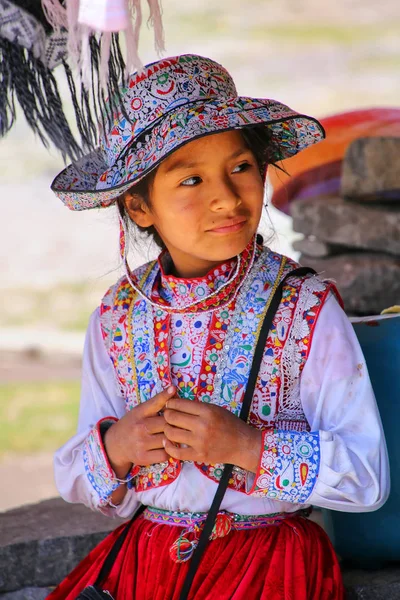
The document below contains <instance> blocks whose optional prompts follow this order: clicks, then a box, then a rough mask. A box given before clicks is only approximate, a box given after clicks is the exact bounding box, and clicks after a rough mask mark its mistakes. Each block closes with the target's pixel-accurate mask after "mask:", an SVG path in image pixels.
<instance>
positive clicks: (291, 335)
mask: <svg viewBox="0 0 400 600" xmlns="http://www.w3.org/2000/svg"><path fill="white" fill-rule="evenodd" d="M249 246H250V244H249ZM245 252H248V248H247V249H246V251H245ZM244 262H245V261H244ZM232 267H233V265H231V266H230V268H229V267H228V268H226V269H225V266H224V268H222V267H221V268H220V269H217V271H216V273H214V274H213V276H214V283H215V284H216V285H222V283H223V282H224V281H226V280H227V279H226V278H228V277H229V273H230V269H232ZM295 267H296V264H295V263H293V262H292V261H290V260H289V259H286V258H285V257H282V256H281V255H279V254H276V253H274V252H271V251H270V250H269V249H268V248H262V247H261V246H259V247H258V249H257V257H256V261H255V263H254V265H253V267H252V269H251V271H250V273H249V274H248V276H247V278H246V281H245V283H244V285H243V287H242V289H241V290H240V293H239V295H238V296H237V298H236V300H235V302H232V303H231V304H228V306H225V307H224V308H223V309H221V310H219V309H218V308H216V309H215V310H214V311H213V312H212V313H204V312H202V311H201V307H200V308H199V310H198V312H193V313H180V312H178V313H177V314H172V315H171V313H166V312H165V311H163V310H162V309H161V308H160V309H155V308H154V307H152V306H151V305H150V304H149V303H148V302H146V301H145V300H144V299H142V298H141V297H139V298H138V297H136V295H135V293H134V291H133V289H132V287H130V286H129V285H128V284H127V282H126V280H125V279H124V278H123V279H122V280H120V282H119V283H118V284H117V285H116V286H115V287H114V288H112V289H111V290H109V292H108V293H107V295H106V296H105V298H104V299H103V302H102V306H101V326H102V332H103V338H104V341H105V344H106V348H107V352H108V353H109V355H110V358H111V360H112V363H113V366H114V371H115V375H116V380H117V382H118V386H119V389H120V392H121V394H122V395H123V397H124V398H125V401H126V409H127V410H130V409H131V408H133V407H134V406H137V404H139V403H141V402H146V401H147V400H148V399H150V398H151V397H152V396H153V395H154V394H156V393H158V392H159V391H161V390H162V389H164V388H166V387H167V386H168V385H170V383H172V384H173V385H175V386H176V387H177V389H178V394H179V395H180V396H181V397H184V398H188V399H192V400H194V401H201V402H209V403H212V404H216V405H218V406H221V407H223V408H225V409H227V410H230V411H231V412H233V413H234V414H236V415H239V412H240V407H241V403H242V400H243V395H244V392H245V388H246V384H247V379H248V376H249V373H250V367H251V363H252V359H253V353H254V348H255V345H256V342H257V339H258V334H259V330H260V327H261V324H262V321H263V317H264V314H265V312H266V310H267V308H268V301H269V299H270V298H271V297H272V294H273V291H274V289H275V288H276V287H277V285H278V283H279V281H280V280H281V279H282V278H283V277H284V275H285V274H286V273H288V272H289V271H290V270H292V269H293V268H295ZM133 276H134V278H135V281H136V282H138V285H139V286H140V288H141V289H142V290H143V292H144V293H145V294H146V295H147V296H149V297H152V298H153V299H159V298H164V299H165V301H166V302H167V301H169V302H170V303H171V305H172V306H177V308H179V306H180V305H182V302H184V301H186V300H187V297H188V294H190V295H192V294H194V295H196V293H197V292H196V290H197V291H200V294H203V293H205V292H206V290H207V289H209V288H207V286H208V285H209V282H210V276H211V274H208V275H206V276H205V277H204V278H202V282H201V283H202V285H200V281H197V280H196V282H195V283H194V284H193V285H192V284H191V282H190V281H187V282H186V281H185V280H179V283H178V282H177V280H176V279H175V278H172V277H169V276H165V274H164V275H163V268H162V266H161V265H160V263H158V262H153V263H150V264H149V265H147V266H146V265H145V266H143V267H141V268H140V269H138V270H137V271H135V273H134V274H133ZM331 289H332V286H331V284H326V283H324V282H322V281H321V280H320V279H319V278H318V277H311V278H310V277H307V278H306V279H294V280H289V281H288V282H287V284H286V285H285V287H284V291H283V297H282V302H281V304H280V306H279V308H278V311H277V313H276V315H275V318H274V321H273V327H272V328H271V331H270V334H269V336H268V339H267V343H266V348H265V354H264V359H263V361H262V365H261V368H260V373H259V377H258V380H257V383H256V390H255V393H254V399H253V403H252V407H251V412H250V416H249V423H250V424H251V425H253V426H254V427H257V428H259V429H261V430H265V429H267V428H270V427H273V428H276V429H279V430H284V431H288V432H303V431H307V430H309V425H308V422H307V419H306V417H305V415H304V412H303V408H302V405H301V401H300V388H299V385H300V383H299V382H300V375H301V371H302V369H303V367H304V364H305V361H306V360H307V356H308V351H309V348H310V345H311V338H312V332H313V329H314V326H315V323H316V320H317V317H318V313H319V310H320V308H321V306H322V305H323V303H324V301H325V299H326V297H327V294H328V293H329V291H330V290H331ZM190 297H191V296H190ZM167 299H168V300H167ZM217 300H219V301H220V302H222V301H223V300H224V294H223V293H221V297H220V298H218V296H216V301H217ZM282 435H284V434H282ZM196 466H197V468H198V469H199V470H200V471H201V472H202V473H203V474H204V475H206V476H207V477H208V478H210V479H212V480H214V481H216V482H218V481H219V480H220V478H221V475H222V470H223V465H222V464H215V465H200V464H196ZM310 466H311V465H310ZM180 471H181V464H180V462H179V461H176V460H174V459H172V458H171V459H170V460H169V461H168V462H165V463H162V464H155V465H150V466H144V467H141V468H140V471H139V473H138V475H137V477H136V478H135V479H134V480H132V482H131V485H132V486H134V487H135V490H136V491H137V492H141V491H145V490H149V489H151V488H153V487H159V486H164V485H168V484H169V483H171V482H172V481H174V480H175V479H176V478H177V476H178V475H179V473H180ZM315 474H316V473H315V472H314V470H313V469H311V468H310V469H309V472H308V476H307V485H306V486H305V485H302V487H301V489H302V490H303V491H302V494H303V496H304V494H305V490H312V487H313V486H312V476H313V475H315ZM229 487H230V488H231V489H235V490H238V491H241V492H243V493H249V490H251V489H252V488H253V483H252V482H251V483H250V481H249V476H248V473H247V472H246V471H245V470H243V469H240V468H238V467H237V468H235V469H234V472H233V474H232V478H231V480H230V482H229ZM264 487H265V486H264ZM260 490H264V488H262V487H261V485H260V486H258V488H257V489H255V488H254V492H255V493H257V494H259V495H260V494H264V493H266V492H264V491H262V492H260ZM293 497H294V496H293Z"/></svg>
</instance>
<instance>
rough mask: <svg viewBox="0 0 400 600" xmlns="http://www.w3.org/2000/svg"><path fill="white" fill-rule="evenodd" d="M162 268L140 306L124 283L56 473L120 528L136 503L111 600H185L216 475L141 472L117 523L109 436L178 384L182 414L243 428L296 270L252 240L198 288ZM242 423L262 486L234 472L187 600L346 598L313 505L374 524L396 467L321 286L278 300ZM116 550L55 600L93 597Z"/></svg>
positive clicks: (111, 305)
mask: <svg viewBox="0 0 400 600" xmlns="http://www.w3.org/2000/svg"><path fill="white" fill-rule="evenodd" d="M169 261H170V259H169V256H168V254H166V253H163V254H162V255H161V256H160V258H159V260H158V261H155V262H153V263H149V264H147V265H144V266H143V267H140V268H139V269H137V270H136V271H135V272H134V273H132V275H131V277H132V280H133V281H134V283H135V285H136V286H137V287H138V288H139V289H140V290H141V291H142V294H143V295H139V294H137V293H136V292H135V291H134V290H133V288H132V286H131V285H130V284H129V282H128V280H127V279H126V278H122V279H121V280H120V281H119V282H117V284H116V285H115V286H113V287H112V288H111V289H110V290H109V291H108V293H107V294H106V296H105V297H104V298H103V301H102V304H101V306H100V307H99V308H98V309H97V310H96V311H95V312H94V313H93V315H92V317H91V320H90V324H89V328H88V332H87V337H86V344H85V350H84V360H83V380H82V399H81V407H80V415H79V425H78V433H77V435H76V436H74V437H73V438H72V439H71V440H70V441H69V442H67V443H66V444H65V445H64V446H63V447H62V448H61V449H60V450H59V451H58V452H57V454H56V457H55V470H56V481H57V486H58V489H59V491H60V494H61V495H62V497H63V498H64V499H65V500H67V501H69V502H81V503H83V504H85V505H86V506H88V507H90V508H92V509H94V510H99V511H101V512H103V513H104V514H107V515H110V516H115V515H118V516H121V517H130V516H131V515H132V514H133V513H134V511H135V510H136V509H137V508H138V506H139V505H140V503H142V504H144V505H146V506H147V507H148V508H147V509H146V511H145V513H144V514H143V515H142V516H141V517H139V518H138V519H137V521H136V522H135V523H134V525H133V526H132V528H131V531H130V532H129V534H128V537H127V539H126V541H125V542H124V545H123V547H122V550H121V552H120V554H119V556H118V558H117V560H116V562H115V564H114V567H113V570H112V572H111V574H110V576H109V577H108V579H107V581H106V582H105V584H104V588H105V589H108V590H109V591H110V593H111V594H113V596H114V597H115V598H116V599H117V600H118V599H123V600H131V599H132V600H156V599H157V600H158V599H160V600H161V599H162V600H178V598H179V592H180V588H181V586H182V584H183V580H184V577H185V574H186V572H187V569H188V562H180V561H181V560H182V559H184V558H185V557H186V554H185V552H186V551H188V552H189V554H190V551H191V544H192V542H193V540H195V539H196V536H197V534H198V531H199V529H200V528H201V524H202V522H203V520H204V513H206V512H207V510H208V509H209V507H210V505H211V502H212V499H213V497H214V494H215V491H216V489H217V485H218V481H219V479H220V477H221V473H222V469H223V465H220V464H216V465H205V464H197V463H191V462H184V463H181V462H180V461H177V460H175V459H172V458H171V459H170V460H169V461H168V462H165V463H161V464H156V465H150V466H142V467H139V466H134V467H133V469H132V471H131V473H130V474H128V476H127V481H128V482H129V483H128V488H129V489H128V492H127V494H126V496H125V498H124V500H123V501H122V503H121V504H120V505H119V506H115V507H114V506H112V505H110V497H111V494H112V492H113V491H114V490H115V489H116V488H117V487H118V485H119V482H118V481H117V480H116V478H115V475H114V473H113V471H112V469H111V467H110V465H109V463H108V459H107V456H106V454H105V451H104V447H103V443H102V437H101V432H102V428H103V427H104V425H108V424H109V423H110V422H113V421H115V420H116V419H118V418H121V417H122V416H123V415H124V412H125V411H126V410H130V409H132V408H134V407H135V406H137V405H138V404H139V403H141V402H145V401H146V400H148V399H150V398H151V397H153V396H154V395H155V394H156V393H158V392H160V391H161V390H162V389H164V388H165V387H167V386H168V385H169V384H171V383H172V384H173V385H175V386H176V387H177V389H178V394H179V395H180V396H181V397H183V398H188V399H191V400H193V401H201V402H208V403H213V404H216V405H218V406H221V407H223V408H224V409H226V410H229V411H231V412H232V413H234V414H236V415H238V414H239V412H240V407H241V402H242V399H243V394H244V391H245V388H246V383H247V379H248V375H249V372H250V367H251V362H252V358H253V353H254V348H255V344H256V341H257V337H258V333H259V330H260V327H261V323H262V320H263V316H264V314H265V311H266V308H267V307H268V303H269V300H270V299H271V297H272V294H273V292H274V290H275V289H276V287H277V285H278V284H279V281H280V280H281V279H282V278H283V277H284V276H285V275H286V274H287V273H288V272H289V271H290V270H292V269H293V268H295V267H296V264H295V263H293V261H291V260H290V259H288V258H286V257H284V256H281V255H279V254H276V253H274V252H272V251H270V250H269V249H268V248H265V247H263V246H262V245H261V244H260V243H255V241H254V240H252V241H251V242H250V244H249V246H248V247H247V248H246V249H245V250H244V251H243V253H242V255H241V256H240V261H236V259H234V260H232V261H228V262H226V263H225V264H222V265H220V266H219V267H217V268H214V269H212V270H211V271H210V272H209V273H208V274H207V275H205V276H204V277H199V278H194V279H181V278H176V277H174V276H172V275H170V274H168V272H169ZM145 297H146V298H149V299H150V300H151V302H149V301H148V300H146V299H145ZM203 299H204V301H203ZM193 303H195V305H194V306H193V307H192V308H188V309H185V307H187V306H188V305H190V304H193ZM249 423H250V424H251V425H252V426H253V427H256V428H259V429H260V430H261V431H262V432H263V443H262V451H261V454H260V459H259V465H258V470H257V473H255V474H254V473H249V472H246V471H245V470H243V469H241V468H239V467H235V469H234V472H233V476H232V479H231V480H230V482H229V487H228V489H227V491H226V493H225V497H224V499H223V502H222V505H221V511H220V513H219V515H218V517H217V521H216V526H215V531H214V535H213V538H214V539H213V540H212V541H211V542H210V543H209V546H208V548H207V550H206V552H205V554H204V556H203V559H202V561H201V564H200V567H199V569H198V572H197V574H196V576H195V579H194V582H193V585H192V588H191V593H190V598H196V600H209V599H211V598H219V599H228V598H229V599H230V598H232V599H234V600H242V599H243V600H244V599H246V600H258V599H263V600H267V599H268V600H280V599H282V600H283V599H290V600H323V599H326V600H328V599H329V600H337V599H341V598H343V588H342V583H341V576H340V569H339V565H338V562H337V559H336V557H335V553H334V551H333V548H332V546H331V544H330V542H329V540H328V538H327V536H326V534H325V533H324V531H323V530H322V529H321V528H320V527H319V526H318V525H316V524H315V523H313V522H312V521H310V520H308V519H307V518H306V516H305V515H306V511H307V509H308V508H309V507H310V506H311V505H316V506H320V507H325V508H330V509H334V510H344V511H349V512H351V511H354V512H356V511H365V510H376V509H377V508H379V507H380V506H381V505H382V504H383V503H384V501H385V499H386V498H387V494H388V487H389V475H388V462H387V454H386V447H385V442H384V436H383V431H382V426H381V421H380V418H379V413H378V410H377V406H376V402H375V398H374V394H373V391H372V388H371V383H370V380H369V377H368V373H367V369H366V365H365V361H364V358H363V355H362V352H361V349H360V347H359V344H358V341H357V338H356V336H355V334H354V332H353V329H352V326H351V324H350V323H349V321H348V319H347V317H346V315H345V314H344V312H343V310H342V308H341V306H340V304H339V302H338V299H337V295H336V291H335V288H334V286H333V285H332V284H331V283H329V282H324V281H323V280H322V279H321V278H320V277H318V276H306V277H304V278H301V279H299V278H292V279H289V280H288V283H287V285H286V286H285V287H284V293H283V298H282V301H281V304H280V306H279V308H278V311H277V313H276V315H275V318H274V322H273V327H272V328H271V330H270V333H269V336H268V340H267V343H266V347H265V353H264V358H263V361H262V366H261V369H260V372H259V376H258V381H257V384H256V390H255V393H254V398H253V402H252V407H251V412H250V416H249ZM115 536H116V532H113V533H112V534H110V535H109V536H108V537H107V538H106V539H105V540H104V541H103V542H102V543H101V544H100V545H99V546H97V547H96V548H95V549H94V550H93V551H92V553H91V554H90V555H89V556H88V557H87V558H86V559H84V560H83V561H82V563H81V564H80V565H78V567H77V568H76V569H75V570H74V571H73V572H72V573H71V574H70V575H69V576H68V577H67V579H66V580H65V581H64V582H63V583H62V584H61V585H60V586H59V587H58V588H57V589H56V590H55V591H54V592H53V593H52V594H51V595H50V596H49V599H51V600H56V599H61V598H62V599H67V600H72V599H73V598H75V597H76V595H77V594H78V593H79V591H80V590H81V589H82V588H83V587H85V586H86V585H88V584H90V583H93V582H94V580H95V579H96V575H97V574H98V572H99V570H100V567H101V565H102V563H103V561H104V558H105V556H106V554H107V552H108V550H109V549H110V548H111V546H112V544H113V541H114V539H115ZM186 542H187V543H186Z"/></svg>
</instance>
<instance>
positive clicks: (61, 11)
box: [42, 0, 68, 30]
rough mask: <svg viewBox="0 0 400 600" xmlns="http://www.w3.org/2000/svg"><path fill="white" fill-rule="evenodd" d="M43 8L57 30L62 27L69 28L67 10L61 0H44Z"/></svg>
mask: <svg viewBox="0 0 400 600" xmlns="http://www.w3.org/2000/svg"><path fill="white" fill-rule="evenodd" d="M42 9H43V12H44V15H45V17H46V19H47V20H48V22H49V23H50V25H51V26H52V27H54V29H55V30H59V29H61V28H62V27H64V28H65V29H68V19H67V11H66V9H65V8H64V7H63V6H62V5H61V2H60V0H42Z"/></svg>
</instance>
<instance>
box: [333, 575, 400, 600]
mask: <svg viewBox="0 0 400 600" xmlns="http://www.w3.org/2000/svg"><path fill="white" fill-rule="evenodd" d="M342 573H343V581H344V584H345V587H346V591H347V594H346V600H399V598H400V568H399V567H386V568H381V569H376V570H368V571H367V570H365V569H347V568H343V569H342Z"/></svg>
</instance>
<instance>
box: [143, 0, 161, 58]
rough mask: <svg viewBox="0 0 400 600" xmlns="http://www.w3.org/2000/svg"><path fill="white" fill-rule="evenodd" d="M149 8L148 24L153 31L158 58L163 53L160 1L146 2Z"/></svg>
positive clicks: (148, 0)
mask: <svg viewBox="0 0 400 600" xmlns="http://www.w3.org/2000/svg"><path fill="white" fill-rule="evenodd" d="M147 3H148V5H149V8H150V18H149V23H150V24H151V25H152V26H153V29H154V47H155V50H156V52H157V54H158V55H159V56H161V54H162V53H163V52H165V38H164V28H163V23H162V9H161V2H160V0H147Z"/></svg>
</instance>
